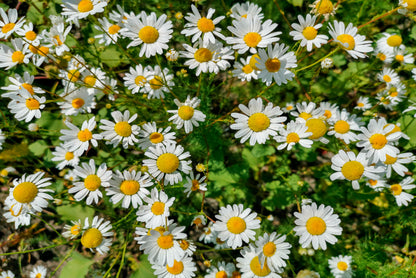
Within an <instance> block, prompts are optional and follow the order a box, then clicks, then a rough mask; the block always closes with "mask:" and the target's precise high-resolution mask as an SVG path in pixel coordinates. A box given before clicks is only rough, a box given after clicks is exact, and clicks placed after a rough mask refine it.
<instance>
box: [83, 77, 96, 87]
mask: <svg viewBox="0 0 416 278" xmlns="http://www.w3.org/2000/svg"><path fill="white" fill-rule="evenodd" d="M96 81H97V79H96V78H95V77H94V76H93V75H88V76H86V77H85V78H84V83H85V84H86V85H87V87H90V88H91V87H93V86H94V85H95V82H96Z"/></svg>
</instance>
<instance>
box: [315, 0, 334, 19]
mask: <svg viewBox="0 0 416 278" xmlns="http://www.w3.org/2000/svg"><path fill="white" fill-rule="evenodd" d="M309 7H311V8H312V10H311V13H312V14H315V15H323V16H325V20H328V19H329V16H331V15H334V14H335V10H336V9H335V8H334V5H333V4H332V2H331V1H330V0H316V1H315V2H313V4H312V5H309Z"/></svg>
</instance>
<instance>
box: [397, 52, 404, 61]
mask: <svg viewBox="0 0 416 278" xmlns="http://www.w3.org/2000/svg"><path fill="white" fill-rule="evenodd" d="M396 61H397V62H400V63H401V62H403V61H404V56H403V55H400V54H397V55H396Z"/></svg>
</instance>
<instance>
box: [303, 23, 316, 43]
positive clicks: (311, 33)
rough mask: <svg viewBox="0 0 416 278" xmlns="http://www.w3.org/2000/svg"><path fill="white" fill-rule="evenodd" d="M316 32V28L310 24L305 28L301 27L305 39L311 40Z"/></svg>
mask: <svg viewBox="0 0 416 278" xmlns="http://www.w3.org/2000/svg"><path fill="white" fill-rule="evenodd" d="M317 34H318V30H316V29H315V28H313V27H312V26H308V27H306V28H305V29H303V31H302V35H303V36H304V37H305V39H307V40H313V39H314V38H316V35H317Z"/></svg>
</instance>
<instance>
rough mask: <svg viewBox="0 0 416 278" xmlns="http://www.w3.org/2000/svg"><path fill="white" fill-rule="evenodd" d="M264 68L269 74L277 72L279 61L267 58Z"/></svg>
mask: <svg viewBox="0 0 416 278" xmlns="http://www.w3.org/2000/svg"><path fill="white" fill-rule="evenodd" d="M265 66H266V69H267V71H269V72H278V71H279V69H280V60H279V59H277V58H273V59H272V58H269V59H267V61H266V63H265Z"/></svg>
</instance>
